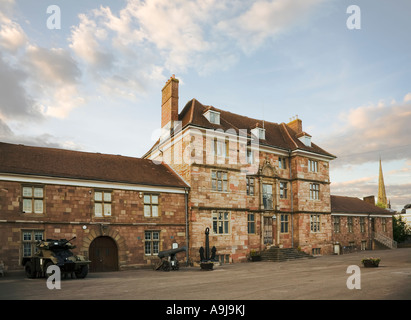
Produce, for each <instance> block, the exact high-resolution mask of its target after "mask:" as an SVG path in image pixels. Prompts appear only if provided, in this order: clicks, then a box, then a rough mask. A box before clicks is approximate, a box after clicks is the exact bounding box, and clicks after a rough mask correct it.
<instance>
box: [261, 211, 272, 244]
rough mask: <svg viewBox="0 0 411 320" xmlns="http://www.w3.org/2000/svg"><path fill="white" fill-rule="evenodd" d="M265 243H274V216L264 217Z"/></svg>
mask: <svg viewBox="0 0 411 320" xmlns="http://www.w3.org/2000/svg"><path fill="white" fill-rule="evenodd" d="M263 232H264V244H273V218H272V217H264V231H263Z"/></svg>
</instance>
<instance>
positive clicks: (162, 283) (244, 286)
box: [0, 248, 411, 301]
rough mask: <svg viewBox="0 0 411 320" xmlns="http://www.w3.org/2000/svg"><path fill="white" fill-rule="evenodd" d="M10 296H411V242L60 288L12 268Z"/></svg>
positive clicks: (97, 278)
mask: <svg viewBox="0 0 411 320" xmlns="http://www.w3.org/2000/svg"><path fill="white" fill-rule="evenodd" d="M369 256H374V257H380V258H381V263H380V267H378V268H364V267H362V265H361V259H362V258H365V257H369ZM350 265H357V266H359V267H360V268H359V270H360V277H361V278H360V286H361V288H360V289H348V288H347V279H348V277H350V276H351V275H352V274H351V273H347V268H348V266H350ZM357 284H358V283H357ZM9 299H12V300H26V299H47V300H50V299H59V300H70V299H76V300H105V299H110V300H113V299H114V300H214V301H217V300H218V301H224V300H238V301H240V300H308V299H309V300H325V299H326V300H337V299H338V300H391V299H399V300H411V248H402V249H397V250H381V251H372V252H370V251H367V252H364V251H363V252H356V253H351V254H346V255H340V256H336V255H331V256H323V257H317V258H315V259H305V260H295V261H286V262H250V263H241V264H231V265H222V266H218V267H216V268H215V269H214V270H212V271H203V270H200V269H199V268H195V267H188V268H181V269H180V270H179V271H170V272H164V271H154V270H149V269H140V270H129V271H120V272H109V273H89V275H88V276H87V278H85V279H63V280H62V281H61V289H59V290H57V289H54V290H49V289H48V288H47V286H46V279H27V278H25V276H24V274H23V272H9V273H6V276H5V277H0V300H9Z"/></svg>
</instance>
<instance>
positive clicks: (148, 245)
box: [144, 230, 161, 257]
mask: <svg viewBox="0 0 411 320" xmlns="http://www.w3.org/2000/svg"><path fill="white" fill-rule="evenodd" d="M160 233H161V231H160V230H144V256H146V257H152V256H157V255H158V253H159V252H160V244H161V240H160ZM148 234H149V235H150V237H149V238H147V235H148ZM154 234H157V235H158V238H157V239H154ZM155 245H156V246H155ZM147 249H148V250H147Z"/></svg>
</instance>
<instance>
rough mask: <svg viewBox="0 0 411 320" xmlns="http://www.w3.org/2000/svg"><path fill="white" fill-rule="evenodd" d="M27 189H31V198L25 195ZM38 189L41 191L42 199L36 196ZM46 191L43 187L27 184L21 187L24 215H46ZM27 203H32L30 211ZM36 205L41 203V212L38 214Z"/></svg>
mask: <svg viewBox="0 0 411 320" xmlns="http://www.w3.org/2000/svg"><path fill="white" fill-rule="evenodd" d="M25 189H30V193H31V195H30V196H28V195H25ZM36 189H40V190H41V197H40V196H36ZM44 189H45V188H44V186H43V185H28V184H25V185H22V186H21V210H22V212H23V213H27V214H36V215H42V214H44V213H45V205H44V199H45V196H44V193H45V190H44ZM27 201H29V202H30V209H28V207H27V206H26V204H25V203H27ZM39 201H40V202H39ZM36 203H41V212H37V210H36V207H37V205H36ZM27 209H28V210H27Z"/></svg>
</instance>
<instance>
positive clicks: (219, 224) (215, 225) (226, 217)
mask: <svg viewBox="0 0 411 320" xmlns="http://www.w3.org/2000/svg"><path fill="white" fill-rule="evenodd" d="M211 222H212V229H213V234H215V235H229V234H231V212H230V211H225V210H217V211H212V213H211ZM220 228H222V230H221V231H222V232H220Z"/></svg>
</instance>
